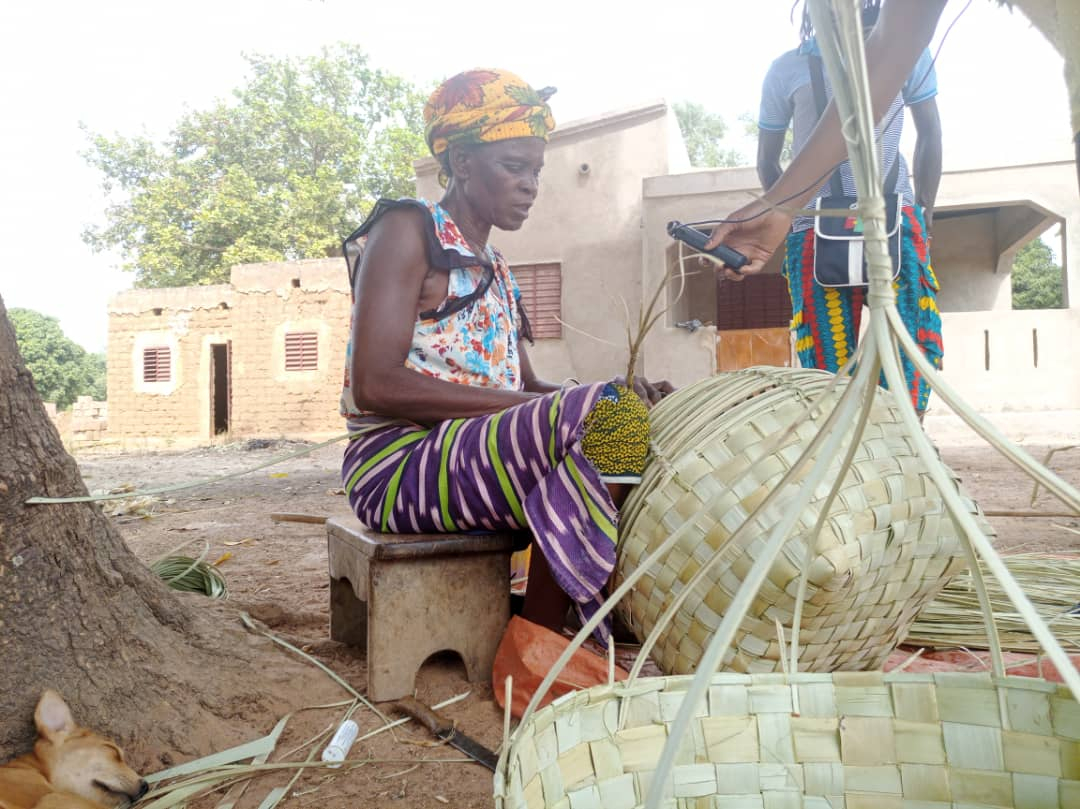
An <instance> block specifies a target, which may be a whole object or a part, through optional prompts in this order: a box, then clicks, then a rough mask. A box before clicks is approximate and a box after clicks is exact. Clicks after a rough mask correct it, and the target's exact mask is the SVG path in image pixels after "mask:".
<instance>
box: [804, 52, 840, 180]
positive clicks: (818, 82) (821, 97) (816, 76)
mask: <svg viewBox="0 0 1080 809" xmlns="http://www.w3.org/2000/svg"><path fill="white" fill-rule="evenodd" d="M806 58H807V59H808V60H809V61H810V86H811V87H812V88H813V90H814V104H815V105H816V106H817V117H818V120H819V121H820V120H821V116H822V115H824V114H825V107H827V106H828V104H829V101H828V99H827V98H826V97H825V68H824V67H823V65H822V62H821V57H820V56H818V55H817V54H816V53H808V54H807V55H806ZM829 193H831V194H832V195H833V196H834V197H842V196H844V184H843V183H842V182H840V169H837V170H836V171H834V172H833V173H832V176H831V177H830V178H829Z"/></svg>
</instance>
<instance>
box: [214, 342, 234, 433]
mask: <svg viewBox="0 0 1080 809" xmlns="http://www.w3.org/2000/svg"><path fill="white" fill-rule="evenodd" d="M231 411H232V343H214V344H212V345H211V346H210V432H211V435H221V434H222V433H227V432H229V417H230V415H231Z"/></svg>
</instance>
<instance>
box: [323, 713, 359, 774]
mask: <svg viewBox="0 0 1080 809" xmlns="http://www.w3.org/2000/svg"><path fill="white" fill-rule="evenodd" d="M359 732H360V728H359V727H358V726H357V724H356V723H355V722H354V721H352V720H351V719H346V720H345V721H344V722H342V723H341V727H339V728H338V729H337V733H335V734H334V738H332V739H331V740H330V744H328V745H326V749H325V750H323V751H322V760H323V761H327V762H333V763H331V764H330V766H331V767H333V768H335V769H336V768H338V767H340V766H341V762H343V761H344V760H345V756H347V755H348V754H349V748H350V747H352V743H353V742H355V741H356V734H357V733H359Z"/></svg>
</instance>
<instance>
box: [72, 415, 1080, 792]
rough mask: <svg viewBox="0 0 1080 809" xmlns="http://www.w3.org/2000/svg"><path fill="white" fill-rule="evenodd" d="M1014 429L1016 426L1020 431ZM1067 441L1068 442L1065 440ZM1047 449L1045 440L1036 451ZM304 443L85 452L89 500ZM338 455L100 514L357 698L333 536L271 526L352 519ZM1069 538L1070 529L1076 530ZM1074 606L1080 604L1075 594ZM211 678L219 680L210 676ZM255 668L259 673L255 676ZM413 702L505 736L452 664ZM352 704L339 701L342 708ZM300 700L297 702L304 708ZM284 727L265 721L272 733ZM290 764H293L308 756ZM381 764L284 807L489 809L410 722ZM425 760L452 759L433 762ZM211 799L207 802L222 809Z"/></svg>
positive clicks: (365, 746) (1033, 441)
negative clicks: (171, 557)
mask: <svg viewBox="0 0 1080 809" xmlns="http://www.w3.org/2000/svg"><path fill="white" fill-rule="evenodd" d="M1014 426H1015V425H1014ZM1077 426H1078V425H1077V424H1073V423H1060V420H1059V421H1048V420H1047V419H1046V418H1045V417H1043V418H1042V419H1039V418H1033V419H1030V420H1028V421H1025V422H1024V423H1023V425H1021V428H1019V434H1017V432H1016V431H1014V433H1013V434H1014V437H1017V438H1019V439H1021V440H1023V441H1024V442H1025V448H1026V449H1027V450H1028V451H1029V452H1030V453H1031V454H1033V455H1034V456H1036V457H1037V458H1039V459H1041V458H1042V457H1043V456H1044V455H1045V453H1046V451H1047V449H1049V448H1051V447H1052V446H1063V445H1065V444H1068V443H1080V436H1078V435H1077V432H1078V431H1077V430H1076V427H1077ZM928 431H929V432H930V433H931V435H932V436H934V437H935V439H937V440H938V442H939V444H940V446H941V450H942V456H943V458H944V460H945V461H946V462H947V463H948V464H949V465H950V466H952V467H953V468H954V469H955V470H956V471H957V472H958V473H959V475H960V477H961V479H962V481H963V485H964V486H965V488H966V489H967V490H968V491H969V493H970V494H972V495H973V496H974V497H975V498H976V499H977V500H978V501H979V503H980V505H981V506H982V507H983V508H984V509H985V510H987V511H990V512H995V511H1031V510H1033V509H1032V506H1031V502H1030V501H1031V494H1032V485H1031V483H1030V482H1029V481H1028V480H1027V479H1026V478H1024V477H1022V476H1021V475H1020V474H1019V473H1017V472H1016V471H1015V470H1014V469H1013V468H1012V467H1011V466H1010V465H1009V464H1008V462H1007V461H1005V460H1004V459H1003V458H1001V457H1000V456H999V455H997V454H996V453H995V452H993V451H991V450H989V449H987V448H985V447H984V446H980V445H978V444H976V443H975V442H974V441H973V439H972V438H971V436H970V433H967V432H966V431H965V430H961V429H959V428H958V427H957V426H956V425H955V424H950V423H948V422H947V421H942V420H940V419H939V420H934V419H931V420H930V422H929V423H928ZM1070 436H1071V438H1070ZM1040 439H1041V440H1042V442H1043V443H1039V441H1040ZM306 446H309V445H305V444H303V443H301V442H288V441H275V442H266V441H256V442H241V443H234V444H226V445H222V446H218V447H209V448H201V449H195V450H191V451H186V452H161V453H141V454H102V453H90V452H83V453H80V454H79V455H78V456H77V459H78V461H79V464H80V467H81V468H82V472H83V475H84V477H85V479H86V483H87V486H88V487H89V488H90V489H91V490H92V491H102V490H106V491H107V490H111V489H114V488H116V487H119V486H123V485H126V484H134V485H135V486H137V487H138V488H140V489H142V488H149V487H156V486H165V485H169V484H177V483H183V482H187V481H193V480H199V479H203V478H207V477H211V476H214V475H218V474H223V473H226V472H233V471H240V470H243V469H246V468H250V467H252V466H256V465H258V464H260V463H263V462H265V461H267V460H270V459H271V458H274V457H276V456H279V455H284V454H288V453H290V452H295V451H298V450H301V449H304V448H305V447H306ZM340 454H341V449H340V447H339V446H331V447H327V448H323V449H320V450H317V451H316V452H314V453H312V454H310V455H307V456H304V457H300V458H295V459H293V460H289V461H286V462H284V463H282V464H280V465H276V466H274V467H272V468H269V469H265V470H262V471H259V472H254V473H252V474H249V475H245V476H243V477H239V478H234V479H231V480H227V481H223V482H219V483H215V484H213V485H212V486H208V487H203V488H196V489H188V490H185V491H181V492H176V493H174V494H171V495H162V496H159V497H158V498H156V499H155V500H153V502H151V503H146V502H142V503H141V504H139V503H136V505H139V508H137V509H136V511H135V512H134V513H129V512H127V509H129V508H130V507H128V506H124V505H123V503H122V502H121V503H116V504H112V505H110V504H106V512H107V513H113V512H115V513H114V514H113V519H114V521H115V523H116V524H117V525H118V526H119V528H120V530H121V531H122V533H123V535H124V536H125V538H126V539H127V541H128V543H129V544H130V546H131V548H132V549H133V550H134V552H135V553H136V554H137V555H138V556H139V557H140V558H141V559H143V560H145V561H146V562H148V563H149V562H151V561H153V560H155V559H157V558H158V557H160V556H162V555H164V554H167V553H170V552H173V551H175V550H176V549H177V548H178V547H179V546H181V545H182V544H183V543H188V542H190V543H191V544H190V545H188V546H187V547H186V548H184V549H183V550H182V551H181V552H182V553H185V554H188V555H198V554H199V553H201V552H202V550H203V548H204V547H208V549H209V553H208V558H209V559H211V560H216V559H219V558H220V557H222V556H223V555H226V554H228V555H229V556H228V558H227V559H226V560H225V561H223V562H221V563H220V567H221V570H222V572H223V573H224V574H225V576H226V578H227V581H228V586H229V591H230V600H231V602H232V604H234V605H235V606H236V607H237V608H239V609H245V610H248V611H250V612H251V613H252V614H254V615H256V616H257V617H259V618H260V619H261V620H263V621H264V622H266V624H267V625H269V626H270V627H271V628H272V629H273V631H274V632H276V633H279V634H280V635H281V636H282V637H284V638H286V639H288V640H291V641H293V642H295V643H297V644H299V645H301V646H302V647H303V648H304V649H305V650H307V651H308V652H310V653H311V654H313V655H314V656H315V657H317V658H318V659H319V660H320V661H321V662H323V663H324V664H325V665H326V666H328V667H330V668H331V669H332V670H334V671H335V672H336V673H337V674H339V675H340V676H341V677H343V678H344V679H345V680H346V681H347V682H349V683H350V684H351V685H352V686H353V687H355V688H356V689H357V690H359V691H361V692H363V690H364V688H365V683H366V668H365V662H364V654H363V651H362V650H360V649H355V648H350V647H346V646H343V645H341V644H338V643H334V642H332V641H330V640H329V638H328V614H329V611H328V601H329V589H328V578H327V565H326V538H325V533H324V529H323V528H322V526H320V525H311V524H298V523H277V522H273V521H271V519H270V514H271V513H272V512H300V513H306V514H312V515H318V516H333V515H346V514H348V513H349V510H348V504H347V502H346V499H345V497H344V496H343V494H342V492H341V489H340V488H339V487H340V483H339V480H338V461H339V457H340ZM1051 465H1052V467H1053V468H1054V469H1055V471H1057V472H1058V473H1059V474H1061V475H1062V476H1063V477H1064V478H1065V479H1067V480H1069V481H1070V482H1071V483H1072V484H1073V485H1080V450H1071V451H1066V452H1059V453H1058V454H1056V455H1055V456H1054V458H1053V460H1052V462H1051ZM1034 510H1036V511H1040V512H1047V513H1052V512H1058V511H1063V510H1064V509H1063V508H1061V507H1060V505H1059V504H1057V503H1055V502H1054V501H1052V500H1050V499H1049V498H1048V497H1046V496H1045V495H1043V496H1041V497H1040V498H1039V499H1038V500H1037V502H1036V505H1035V507H1034ZM991 523H992V525H993V526H994V528H995V529H996V530H997V533H998V540H997V542H998V546H999V548H1001V549H1002V550H1012V551H1021V550H1023V551H1041V550H1046V551H1054V552H1064V553H1071V552H1075V551H1076V550H1077V548H1078V546H1080V536H1078V535H1077V533H1074V531H1077V530H1080V519H1077V518H1075V517H1072V518H1069V517H1055V516H1043V517H993V518H991ZM1069 528H1071V529H1073V531H1070V530H1068V529H1069ZM1074 600H1075V597H1074ZM207 676H208V677H209V676H212V673H211V672H208V674H207ZM258 676H259V673H258V672H252V677H255V678H257V677H258ZM417 689H418V692H417V696H418V698H419V699H420V700H421V701H423V702H426V703H428V704H433V703H436V702H439V701H441V700H445V699H447V698H449V697H452V696H454V695H457V694H461V693H464V692H466V691H470V690H471V694H470V695H469V697H468V698H467V699H465V700H463V701H461V702H458V703H456V704H455V705H453V706H451V707H449V708H447V709H446V710H445V713H446V714H447V715H448V716H450V717H452V718H453V719H455V720H456V721H457V723H458V726H459V728H460V729H461V730H463V731H464V732H465V733H467V734H469V735H470V736H473V737H474V738H476V739H477V740H479V741H480V742H482V743H484V744H486V745H489V746H490V747H492V748H494V747H497V746H498V745H499V743H500V740H501V735H502V730H501V726H502V717H501V713H500V711H499V710H498V708H497V707H496V706H495V704H494V702H493V700H492V698H491V687H490V685H489V684H479V685H477V684H469V683H468V682H467V681H466V679H465V676H464V669H463V667H462V666H461V664H460V662H459V661H457V660H456V658H451V659H436V660H433V661H429V663H428V664H427V665H425V667H424V669H423V670H422V671H421V674H420V676H419V678H418V682H417ZM345 698H346V694H345V692H344V691H342V699H345ZM305 704H306V703H305V702H304V695H302V694H298V695H297V702H296V706H297V707H298V708H300V707H304V706H305ZM340 717H341V709H340V708H338V709H332V710H327V709H323V710H312V711H305V712H303V713H301V714H299V715H298V716H297V717H296V718H295V719H293V720H292V722H291V723H290V728H289V730H288V731H287V733H286V735H285V738H284V740H283V741H282V742H281V744H279V747H278V756H280V755H281V754H284V753H285V752H287V751H289V750H290V748H292V747H294V746H295V745H298V744H300V743H301V742H303V741H305V740H307V739H309V738H311V737H312V736H314V735H315V734H316V733H319V732H321V731H323V730H324V729H326V728H328V727H330V726H332V725H333V724H335V723H336V721H337V720H338V719H340ZM278 718H279V717H271V716H267V717H265V721H264V722H261V724H262V725H264V726H265V727H266V729H267V731H269V729H270V728H271V727H272V726H273V724H274V723H275V722H276V721H277V719H278ZM356 719H357V721H358V722H359V724H360V727H361V733H365V732H367V731H369V730H372V729H374V728H375V727H377V726H378V725H379V724H380V722H379V720H378V719H377V718H376V717H375V716H374V715H373V714H371V713H370V712H369V711H367V710H366V709H362V710H361V711H359V712H358V714H357V716H356ZM302 756H303V754H294V755H293V756H292V757H291V759H290V760H296V759H297V758H301V757H302ZM364 758H371V759H377V760H378V761H373V762H372V763H369V764H367V765H365V766H362V767H359V768H355V769H351V770H345V769H343V770H339V771H326V770H323V771H310V772H308V773H305V774H304V775H303V776H302V777H301V778H300V780H299V781H298V782H297V784H296V785H295V786H294V787H293V789H292V790H291V792H290V794H289V795H288V797H287V798H286V799H285V800H284V801H283V802H282V803H281V804H280V805H281V806H288V807H303V806H315V807H326V808H327V809H345V808H346V807H349V808H350V809H352V807H365V808H366V807H384V806H385V807H416V808H417V809H438V808H439V807H443V806H452V807H459V808H460V809H469V808H470V807H488V806H491V805H492V802H491V794H492V777H491V774H490V772H489V771H487V770H485V769H483V768H482V767H480V766H479V765H476V764H471V763H464V762H461V761H460V757H459V755H458V754H457V753H456V751H454V750H452V749H449V748H447V747H445V746H441V745H440V746H433V745H432V742H431V739H430V737H429V736H428V735H427V733H426V731H423V730H422V729H419V728H416V727H415V725H409V726H407V727H406V728H403V729H401V730H399V731H397V732H396V734H394V735H393V736H392V735H391V734H389V733H384V734H382V735H380V736H377V737H375V738H374V739H372V740H370V741H367V742H360V743H358V744H357V745H355V746H354V747H353V749H352V751H351V753H350V759H353V760H359V759H364ZM428 759H444V760H445V759H455V761H452V762H451V761H443V762H442V763H431V762H428V761H426V760H428ZM282 782H283V779H282V778H280V777H278V778H274V777H265V778H263V779H261V780H259V781H257V782H255V783H254V784H253V785H252V786H251V787H250V788H249V790H248V795H247V796H245V803H244V805H251V806H257V805H258V803H259V801H261V800H262V798H263V797H264V796H265V795H266V793H267V792H268V791H269V789H270V787H271V786H272V785H275V784H280V783H282ZM216 802H217V801H216V800H214V801H212V802H204V803H201V804H199V805H200V806H201V805H206V806H215V805H216Z"/></svg>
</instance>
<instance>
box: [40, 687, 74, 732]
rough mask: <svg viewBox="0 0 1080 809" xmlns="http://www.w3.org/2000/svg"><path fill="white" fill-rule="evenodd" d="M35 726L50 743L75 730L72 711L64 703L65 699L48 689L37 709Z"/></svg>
mask: <svg viewBox="0 0 1080 809" xmlns="http://www.w3.org/2000/svg"><path fill="white" fill-rule="evenodd" d="M34 724H35V725H37V729H38V733H40V734H41V735H42V736H43V737H44V738H46V739H48V740H49V741H55V739H56V737H57V736H60V735H62V734H68V733H71V732H72V731H73V730H75V719H74V717H72V715H71V709H70V708H68V706H67V703H66V702H64V698H63V697H61V696H60V695H59V694H57V693H56V692H55V691H53V690H52V689H46V690H45V691H44V692H43V693H42V695H41V699H39V700H38V704H37V709H36V710H35V711H34Z"/></svg>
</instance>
